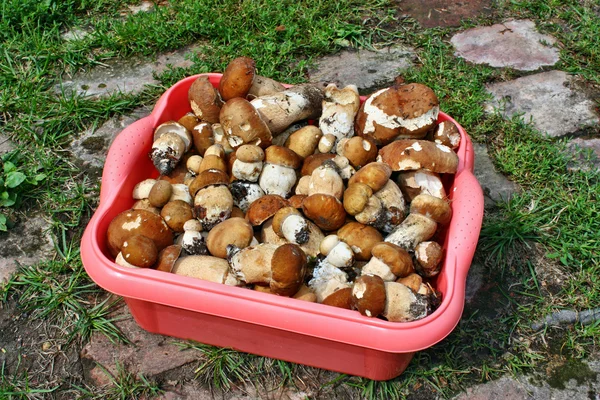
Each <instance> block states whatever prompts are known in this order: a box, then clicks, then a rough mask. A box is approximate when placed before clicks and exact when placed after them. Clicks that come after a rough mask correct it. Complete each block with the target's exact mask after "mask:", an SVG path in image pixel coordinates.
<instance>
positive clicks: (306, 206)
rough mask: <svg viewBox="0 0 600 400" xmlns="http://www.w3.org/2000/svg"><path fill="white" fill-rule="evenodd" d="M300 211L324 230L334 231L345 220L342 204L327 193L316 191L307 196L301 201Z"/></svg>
mask: <svg viewBox="0 0 600 400" xmlns="http://www.w3.org/2000/svg"><path fill="white" fill-rule="evenodd" d="M302 211H303V212H304V215H305V216H306V218H308V219H310V220H311V221H313V222H314V223H315V224H316V225H317V226H318V227H319V228H321V229H323V230H324V231H334V230H336V229H338V228H340V227H341V226H342V225H344V223H345V222H346V210H344V206H343V204H342V203H341V202H340V201H339V200H338V199H337V198H335V197H334V196H331V195H328V194H323V193H317V194H313V195H310V196H308V197H307V198H306V199H304V201H303V202H302Z"/></svg>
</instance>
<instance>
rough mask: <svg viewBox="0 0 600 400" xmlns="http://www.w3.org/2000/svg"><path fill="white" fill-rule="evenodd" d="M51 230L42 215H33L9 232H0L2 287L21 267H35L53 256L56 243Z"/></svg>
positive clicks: (0, 275)
mask: <svg viewBox="0 0 600 400" xmlns="http://www.w3.org/2000/svg"><path fill="white" fill-rule="evenodd" d="M50 228H51V226H50V224H49V223H48V222H47V221H46V220H45V219H44V217H43V216H42V215H32V216H29V217H27V219H26V220H23V221H20V222H19V223H17V224H16V225H15V226H14V227H13V228H11V229H10V230H9V231H8V232H0V285H2V284H3V283H4V282H5V281H6V280H8V279H9V278H10V276H11V275H12V274H13V273H14V272H15V271H16V270H17V268H18V266H19V265H34V264H37V263H39V262H41V261H42V260H44V259H47V258H50V257H51V256H52V254H53V253H54V241H53V240H52V235H51V234H50Z"/></svg>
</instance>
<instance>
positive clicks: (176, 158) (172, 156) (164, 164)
mask: <svg viewBox="0 0 600 400" xmlns="http://www.w3.org/2000/svg"><path fill="white" fill-rule="evenodd" d="M191 146H192V135H191V134H190V132H189V131H188V130H187V128H186V127H185V126H183V125H181V124H179V123H177V122H175V121H169V122H165V123H163V124H161V125H159V126H158V127H157V128H156V130H155V131H154V143H153V144H152V149H151V150H150V158H151V159H152V162H153V163H154V166H155V167H156V169H157V170H158V172H159V173H160V174H161V175H168V174H170V173H171V172H172V171H173V170H174V169H175V167H176V166H177V164H179V162H180V161H181V159H182V158H183V155H184V153H185V152H187V151H188V150H189V149H190V148H191Z"/></svg>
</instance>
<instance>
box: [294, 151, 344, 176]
mask: <svg viewBox="0 0 600 400" xmlns="http://www.w3.org/2000/svg"><path fill="white" fill-rule="evenodd" d="M334 158H335V154H332V153H319V154H312V155H310V156H308V157H306V158H305V159H304V162H303V163H302V169H301V170H300V174H301V175H302V176H306V175H312V173H313V171H314V170H315V169H317V168H319V167H320V166H321V165H322V164H323V163H324V162H325V161H327V160H333V159H334Z"/></svg>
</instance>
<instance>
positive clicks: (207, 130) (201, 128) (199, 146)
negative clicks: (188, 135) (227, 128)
mask: <svg viewBox="0 0 600 400" xmlns="http://www.w3.org/2000/svg"><path fill="white" fill-rule="evenodd" d="M191 132H192V139H193V143H194V148H195V149H196V151H197V152H198V154H199V155H201V156H204V152H206V149H208V148H209V147H210V146H212V145H213V144H215V139H214V137H213V128H212V125H211V124H210V123H208V122H201V123H199V124H197V125H196V126H195V127H194V128H193V129H192V131H191Z"/></svg>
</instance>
